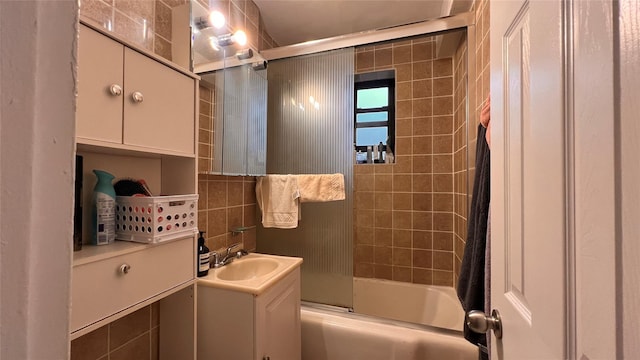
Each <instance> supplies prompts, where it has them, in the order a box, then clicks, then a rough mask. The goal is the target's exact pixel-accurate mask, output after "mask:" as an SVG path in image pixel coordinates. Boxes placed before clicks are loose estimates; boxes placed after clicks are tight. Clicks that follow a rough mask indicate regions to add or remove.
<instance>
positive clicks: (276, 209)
mask: <svg viewBox="0 0 640 360" xmlns="http://www.w3.org/2000/svg"><path fill="white" fill-rule="evenodd" d="M299 197H300V192H299V191H298V181H297V179H296V177H295V176H291V175H267V176H264V177H258V179H257V181H256V199H257V202H258V206H259V207H260V210H262V226H264V227H265V228H281V229H293V228H296V227H298V215H299V214H298V206H299V205H298V202H299Z"/></svg>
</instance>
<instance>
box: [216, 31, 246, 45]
mask: <svg viewBox="0 0 640 360" xmlns="http://www.w3.org/2000/svg"><path fill="white" fill-rule="evenodd" d="M233 44H237V45H240V46H245V45H247V34H245V32H244V31H242V30H238V31H236V32H235V33H234V34H233V35H232V34H226V35H220V36H218V46H223V47H224V46H229V45H233Z"/></svg>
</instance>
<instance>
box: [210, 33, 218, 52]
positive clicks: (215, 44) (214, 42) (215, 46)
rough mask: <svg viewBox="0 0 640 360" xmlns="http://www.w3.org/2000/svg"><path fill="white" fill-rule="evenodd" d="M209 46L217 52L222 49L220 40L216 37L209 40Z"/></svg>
mask: <svg viewBox="0 0 640 360" xmlns="http://www.w3.org/2000/svg"><path fill="white" fill-rule="evenodd" d="M209 45H210V46H211V48H212V49H213V50H215V51H218V50H220V47H219V46H218V39H216V38H215V37H214V36H212V37H210V38H209Z"/></svg>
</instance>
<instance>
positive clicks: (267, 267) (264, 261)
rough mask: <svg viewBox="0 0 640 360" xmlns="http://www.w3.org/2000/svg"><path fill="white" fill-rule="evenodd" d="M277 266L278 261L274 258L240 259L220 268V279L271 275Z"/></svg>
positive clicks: (233, 279) (229, 279) (240, 278)
mask: <svg viewBox="0 0 640 360" xmlns="http://www.w3.org/2000/svg"><path fill="white" fill-rule="evenodd" d="M277 268H278V261H277V260H274V259H268V258H252V259H240V260H236V261H234V262H232V263H231V264H229V265H226V266H223V267H222V268H221V269H219V271H218V279H220V280H226V281H238V280H250V279H255V278H258V277H261V276H265V275H269V274H270V273H271V272H273V271H274V270H275V269H277Z"/></svg>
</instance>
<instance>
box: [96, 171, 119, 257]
mask: <svg viewBox="0 0 640 360" xmlns="http://www.w3.org/2000/svg"><path fill="white" fill-rule="evenodd" d="M93 173H94V174H95V175H96V177H97V178H98V182H97V183H96V186H95V187H94V188H93V208H92V216H91V223H92V225H93V229H92V231H93V234H92V243H93V244H94V245H106V244H111V243H113V242H114V241H115V240H116V191H115V189H114V188H113V184H112V183H111V181H113V178H114V176H113V175H111V174H109V173H108V172H106V171H103V170H93Z"/></svg>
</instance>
